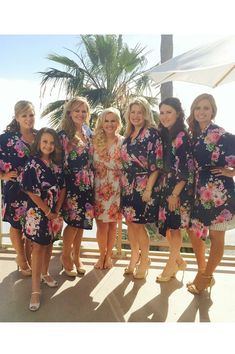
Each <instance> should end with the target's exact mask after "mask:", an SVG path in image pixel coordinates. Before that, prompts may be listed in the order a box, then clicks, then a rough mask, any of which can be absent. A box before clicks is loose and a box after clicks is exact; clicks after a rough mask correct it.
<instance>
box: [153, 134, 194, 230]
mask: <svg viewBox="0 0 235 354" xmlns="http://www.w3.org/2000/svg"><path fill="white" fill-rule="evenodd" d="M180 181H185V182H186V184H185V186H184V188H183V190H182V191H181V193H180V197H179V198H180V204H179V207H178V208H176V210H175V211H172V212H171V211H170V210H169V208H168V197H169V196H170V195H171V194H172V192H173V189H174V187H175V185H176V184H177V183H179V182H180ZM159 187H160V195H159V197H160V201H159V203H160V206H159V215H158V222H157V226H158V228H159V233H160V234H161V235H163V236H166V231H167V229H180V228H188V227H189V225H190V215H191V206H192V203H193V193H194V189H193V188H194V164H193V156H192V146H191V143H190V139H189V136H188V134H187V133H186V132H185V131H181V132H179V133H178V134H177V136H176V138H175V139H174V140H173V141H172V144H171V151H170V156H169V171H167V172H165V173H163V174H162V175H161V177H160V181H159Z"/></svg>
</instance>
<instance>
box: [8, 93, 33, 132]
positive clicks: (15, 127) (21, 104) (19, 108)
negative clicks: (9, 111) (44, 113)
mask: <svg viewBox="0 0 235 354" xmlns="http://www.w3.org/2000/svg"><path fill="white" fill-rule="evenodd" d="M29 110H32V111H33V114H35V109H34V106H33V104H32V103H31V102H30V101H23V100H22V101H18V102H16V104H15V106H14V112H15V115H14V116H13V118H12V121H11V123H10V124H8V125H7V126H6V129H5V131H6V132H18V133H19V132H20V125H19V123H18V122H17V120H16V117H18V116H19V115H21V114H24V113H27V112H28V111H29Z"/></svg>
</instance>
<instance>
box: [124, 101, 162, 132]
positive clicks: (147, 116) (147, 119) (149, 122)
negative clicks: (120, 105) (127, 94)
mask: <svg viewBox="0 0 235 354" xmlns="http://www.w3.org/2000/svg"><path fill="white" fill-rule="evenodd" d="M133 105H137V106H140V107H142V108H143V111H144V127H145V128H149V127H156V124H155V122H154V119H153V113H152V111H151V107H150V104H149V103H148V101H147V100H146V99H145V98H144V97H136V98H134V99H133V100H132V101H131V102H130V103H129V105H128V108H127V111H126V114H125V119H126V123H127V125H126V131H125V136H126V137H128V136H130V135H131V133H132V131H133V130H134V126H133V125H132V124H131V122H130V111H131V107H132V106H133Z"/></svg>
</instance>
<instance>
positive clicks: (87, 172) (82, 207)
mask: <svg viewBox="0 0 235 354" xmlns="http://www.w3.org/2000/svg"><path fill="white" fill-rule="evenodd" d="M83 133H84V135H86V132H85V130H84V129H83ZM59 136H60V139H61V143H62V147H63V150H64V174H65V183H66V196H65V201H64V204H63V208H62V212H63V217H64V221H65V222H66V223H67V224H68V225H70V226H73V227H78V228H81V229H87V230H91V229H92V225H93V218H94V171H93V147H92V145H91V139H90V138H88V137H87V139H88V143H87V144H75V143H73V142H70V141H69V139H68V137H67V135H66V134H65V132H64V131H61V132H60V133H59Z"/></svg>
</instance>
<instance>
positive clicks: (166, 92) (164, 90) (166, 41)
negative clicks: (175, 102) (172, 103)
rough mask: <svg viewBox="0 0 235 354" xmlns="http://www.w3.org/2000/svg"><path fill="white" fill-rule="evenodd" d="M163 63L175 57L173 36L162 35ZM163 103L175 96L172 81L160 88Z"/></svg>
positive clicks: (161, 51)
mask: <svg viewBox="0 0 235 354" xmlns="http://www.w3.org/2000/svg"><path fill="white" fill-rule="evenodd" d="M160 53H161V63H164V62H165V61H167V60H169V59H171V58H172V56H173V35H172V34H162V35H161V49H160ZM160 93H161V101H162V100H164V99H165V98H167V97H172V96H173V84H172V81H170V82H166V83H164V84H162V85H161V88H160Z"/></svg>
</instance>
